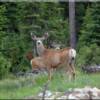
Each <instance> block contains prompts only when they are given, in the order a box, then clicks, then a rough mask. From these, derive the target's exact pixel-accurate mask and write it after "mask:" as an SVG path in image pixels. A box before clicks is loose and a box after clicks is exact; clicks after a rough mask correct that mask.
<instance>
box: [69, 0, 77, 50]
mask: <svg viewBox="0 0 100 100" xmlns="http://www.w3.org/2000/svg"><path fill="white" fill-rule="evenodd" d="M69 32H70V46H71V47H73V48H75V47H76V32H75V0H69Z"/></svg>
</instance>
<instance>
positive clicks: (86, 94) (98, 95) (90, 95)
mask: <svg viewBox="0 0 100 100" xmlns="http://www.w3.org/2000/svg"><path fill="white" fill-rule="evenodd" d="M69 90H70V91H66V92H51V91H49V90H47V91H46V93H45V100H47V99H60V100H61V99H69V100H70V99H76V100H80V99H100V89H98V88H96V87H94V88H92V87H90V86H86V87H84V88H75V89H69ZM71 90H72V91H71ZM38 96H39V98H42V97H43V93H39V95H38Z"/></svg>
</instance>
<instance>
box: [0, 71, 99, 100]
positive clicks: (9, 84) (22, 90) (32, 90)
mask: <svg viewBox="0 0 100 100" xmlns="http://www.w3.org/2000/svg"><path fill="white" fill-rule="evenodd" d="M47 78H48V77H47V75H45V74H39V75H37V76H35V77H25V78H23V77H20V78H14V79H4V80H1V81H0V99H22V98H25V97H28V96H32V95H36V94H37V93H39V92H40V91H42V88H43V86H44V84H45V83H46V81H47ZM99 79H100V74H99V73H97V74H85V73H82V72H80V71H77V76H76V80H75V81H71V82H69V81H68V76H67V75H66V74H63V72H59V71H57V72H56V73H54V75H53V79H52V80H51V81H50V83H49V85H48V88H49V90H51V91H67V90H68V89H69V88H76V87H84V86H92V87H98V88H100V80H99Z"/></svg>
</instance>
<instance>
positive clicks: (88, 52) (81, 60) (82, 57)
mask: <svg viewBox="0 0 100 100" xmlns="http://www.w3.org/2000/svg"><path fill="white" fill-rule="evenodd" d="M99 51H100V48H99V47H98V46H97V45H96V44H92V45H90V46H83V47H82V48H80V50H79V53H78V55H77V60H76V63H77V66H78V67H82V66H85V65H95V64H97V65H99V63H100V52H99Z"/></svg>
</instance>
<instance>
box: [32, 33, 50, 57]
mask: <svg viewBox="0 0 100 100" xmlns="http://www.w3.org/2000/svg"><path fill="white" fill-rule="evenodd" d="M48 36H49V35H48V32H46V33H44V35H43V36H42V37H37V36H36V35H34V34H33V33H31V37H32V40H33V41H35V42H36V50H37V54H38V55H39V56H40V55H42V53H43V52H44V50H45V47H44V44H43V41H44V40H46V39H47V38H48Z"/></svg>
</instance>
